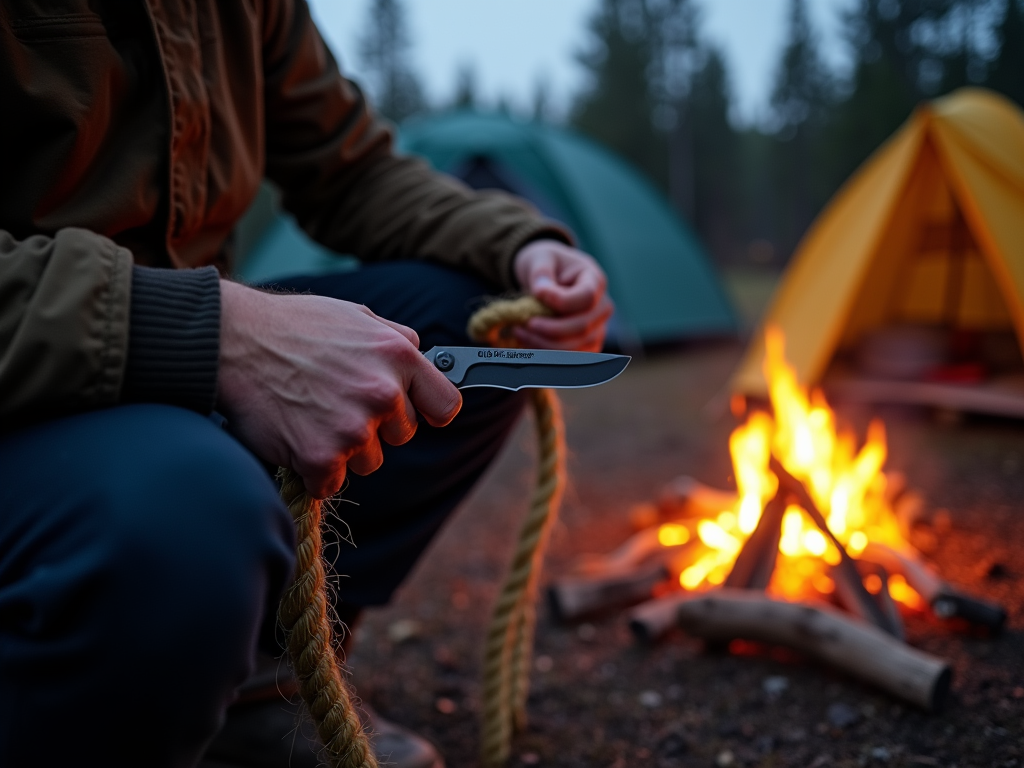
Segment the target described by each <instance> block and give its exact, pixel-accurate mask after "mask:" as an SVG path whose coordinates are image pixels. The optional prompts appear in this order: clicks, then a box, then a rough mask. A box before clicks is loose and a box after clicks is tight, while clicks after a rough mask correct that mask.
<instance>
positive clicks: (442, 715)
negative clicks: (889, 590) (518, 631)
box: [350, 344, 1024, 768]
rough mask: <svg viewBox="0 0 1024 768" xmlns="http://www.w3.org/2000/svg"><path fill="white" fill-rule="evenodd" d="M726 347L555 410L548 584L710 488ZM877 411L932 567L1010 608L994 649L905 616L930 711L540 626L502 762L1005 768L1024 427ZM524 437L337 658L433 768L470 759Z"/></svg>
mask: <svg viewBox="0 0 1024 768" xmlns="http://www.w3.org/2000/svg"><path fill="white" fill-rule="evenodd" d="M741 351H742V350H741V347H740V346H739V345H738V344H719V345H708V346H697V347H691V348H689V349H684V350H681V351H677V352H674V353H672V354H662V355H660V356H656V357H653V358H648V359H646V360H637V361H634V364H633V365H631V367H630V368H629V369H628V370H627V371H626V372H625V373H624V374H623V375H622V376H621V377H620V378H619V379H617V380H616V381H614V382H612V383H610V384H608V385H606V386H604V387H598V388H595V389H590V390H580V391H571V392H567V393H565V394H564V397H563V401H564V404H565V411H566V416H567V434H568V443H569V448H570V455H571V458H570V481H569V482H570V487H569V490H568V493H567V495H566V500H565V504H564V507H563V511H562V515H561V519H560V521H559V523H558V527H557V529H556V531H555V534H554V536H553V540H552V543H551V547H550V550H549V553H548V557H547V562H546V565H545V578H546V579H547V578H550V577H551V576H553V575H557V574H558V573H560V572H564V571H565V569H566V568H567V567H568V565H569V563H570V562H571V561H572V559H573V558H574V557H575V556H577V555H579V554H580V553H584V552H604V551H608V550H609V549H611V548H612V547H614V546H615V545H617V544H618V543H620V542H621V541H622V540H623V539H625V538H626V536H628V535H629V533H630V532H631V529H630V525H629V521H628V516H627V510H628V508H629V507H630V505H631V504H633V503H635V502H637V501H643V500H647V499H650V498H652V497H653V495H654V494H655V493H656V491H657V489H658V488H659V487H660V486H661V485H662V484H663V483H664V482H666V481H667V480H669V479H671V478H673V477H675V476H677V475H679V474H690V475H693V476H695V477H697V478H699V479H701V480H703V481H705V482H707V483H710V484H712V485H716V486H720V487H728V486H729V484H730V478H729V462H728V456H727V449H726V439H727V436H728V433H729V431H730V429H731V428H732V427H733V425H734V422H733V419H732V417H731V416H730V415H729V414H728V413H727V410H726V409H725V408H724V407H723V405H724V404H723V403H722V402H721V401H720V399H719V398H718V394H719V393H720V392H721V390H722V387H723V384H724V383H725V381H726V380H727V378H728V376H729V374H730V372H731V371H732V369H733V367H734V366H735V364H736V363H737V361H738V359H739V355H740V354H741ZM841 413H843V414H844V415H845V416H846V417H847V418H849V419H850V420H851V421H852V422H854V423H859V424H863V423H864V421H865V417H866V413H865V412H863V411H858V412H852V411H844V412H841ZM881 415H882V416H883V417H884V418H885V419H886V422H887V425H888V427H889V438H890V447H891V455H890V459H889V463H888V466H889V467H892V468H899V469H902V470H903V471H904V472H906V474H907V475H908V477H909V480H910V483H911V485H912V486H914V487H916V488H918V489H921V490H923V491H924V492H925V493H926V495H927V497H928V499H929V502H930V504H931V505H932V506H933V507H944V508H947V509H948V510H949V511H950V515H951V518H952V523H953V525H952V530H951V531H950V532H949V533H948V534H946V535H944V536H942V537H939V539H938V541H937V546H936V548H935V551H934V552H933V553H932V558H933V559H934V562H935V563H937V565H938V566H939V568H940V569H941V571H942V573H943V574H944V575H945V576H946V577H947V578H948V579H950V580H952V581H953V582H955V583H958V584H960V585H962V586H964V587H966V588H968V589H969V590H970V591H972V592H974V593H976V594H978V595H980V596H984V597H987V598H989V599H992V600H997V601H1000V602H1001V603H1002V604H1003V605H1004V606H1005V607H1006V608H1007V609H1008V611H1009V614H1010V620H1009V627H1008V630H1007V631H1006V632H1005V633H1003V634H1002V635H1001V636H999V637H996V638H988V637H981V636H969V635H965V634H962V633H958V632H956V631H953V630H951V629H950V628H949V627H946V626H943V625H942V624H940V623H938V622H937V621H936V620H930V619H926V618H922V617H918V618H914V617H911V618H909V619H908V622H907V623H908V626H907V629H908V636H909V640H910V642H911V643H913V644H914V645H916V646H918V647H920V648H923V649H925V650H927V651H929V652H931V653H934V654H937V655H939V656H942V657H944V658H946V659H948V660H949V661H950V663H951V664H952V666H953V669H954V682H953V691H952V694H951V696H950V698H949V700H948V703H947V706H946V707H945V709H944V711H943V712H941V713H940V714H934V715H933V714H926V713H924V712H921V711H918V710H915V709H914V708H913V707H910V706H907V705H904V704H901V703H900V702H898V701H897V700H895V699H893V698H891V697H889V696H887V695H885V694H882V693H879V692H878V691H876V690H873V689H871V688H869V687H866V686H864V685H862V684H859V683H858V682H856V681H853V680H851V679H849V678H846V677H843V676H842V675H840V674H838V673H836V672H834V671H832V670H830V669H828V668H825V667H823V666H821V665H819V664H816V663H814V662H811V661H809V660H807V659H802V658H800V657H799V656H797V655H796V654H794V653H791V652H783V651H780V650H771V649H769V650H766V651H764V652H761V653H756V654H754V655H744V656H736V655H730V654H728V653H708V652H705V651H704V649H703V648H702V646H701V644H700V643H699V642H697V641H695V640H692V639H688V638H687V637H685V636H684V635H683V634H682V633H675V634H673V635H671V636H670V637H669V638H667V639H666V640H664V641H663V642H661V643H659V644H657V645H656V646H654V647H643V646H638V645H637V644H636V643H635V642H634V640H633V638H632V636H631V635H630V633H629V631H628V628H627V627H626V625H625V621H624V620H623V618H622V617H621V616H615V615H612V616H608V617H606V618H604V619H601V620H598V621H594V622H593V623H588V624H583V625H577V626H561V625H558V624H556V623H555V622H554V621H553V619H552V618H551V617H550V615H547V614H546V612H544V611H542V615H541V620H540V622H539V626H538V632H537V645H536V654H537V658H536V665H535V666H536V669H535V670H534V673H533V687H532V691H531V695H530V700H529V713H530V724H529V728H528V730H527V731H526V732H525V733H523V734H521V735H520V736H518V737H517V738H516V740H515V744H514V749H513V757H512V759H511V761H510V765H512V766H518V765H542V766H543V765H547V766H600V767H602V768H626V767H627V766H630V767H631V766H660V767H663V768H670V767H675V766H727V765H737V766H740V765H742V766H754V765H757V766H855V765H856V766H865V765H889V766H960V767H965V766H978V767H979V768H983V767H984V768H988V767H989V766H1006V767H1007V768H1009V766H1022V765H1024V559H1022V556H1021V553H1022V552H1024V514H1022V513H1024V509H1022V507H1024V501H1022V500H1024V423H1020V422H1016V423H1012V422H998V421H993V420H979V419H966V420H964V419H961V420H956V419H951V418H949V417H948V415H947V416H946V417H944V418H937V417H936V416H935V415H934V414H928V413H919V412H913V411H908V410H901V411H896V410H885V411H882V412H881ZM532 435H533V433H532V424H531V423H529V422H528V421H526V422H524V423H523V424H522V425H521V426H520V429H519V431H518V432H517V434H516V435H515V437H514V439H513V440H512V441H511V443H510V445H509V448H508V449H507V450H506V451H505V453H504V454H503V455H502V456H501V458H500V460H499V461H498V462H497V464H496V466H494V467H493V470H492V471H491V472H490V473H489V475H488V476H487V477H486V479H485V481H484V482H483V483H482V484H481V485H480V487H478V489H477V490H476V492H475V493H474V494H473V496H472V498H471V499H470V500H469V501H468V503H466V504H465V505H464V506H463V508H462V509H461V510H460V511H459V512H458V513H457V515H456V517H455V519H454V520H453V521H452V522H451V524H450V525H449V526H448V527H447V528H446V530H445V531H444V532H443V533H442V535H441V536H440V537H439V538H438V540H437V541H436V542H435V544H434V546H433V547H432V549H431V550H430V551H429V552H428V554H427V556H426V557H425V559H424V560H423V561H422V562H421V564H420V565H419V566H418V568H417V570H416V571H415V573H414V575H413V577H412V578H411V579H410V580H409V581H408V582H407V584H406V585H405V586H404V587H403V588H402V590H401V592H400V594H399V595H398V597H397V599H396V600H395V602H394V603H393V604H392V605H391V606H389V607H388V608H386V609H382V610H377V611H372V612H370V613H369V615H368V617H367V619H366V620H365V621H364V622H363V624H362V626H361V628H360V629H359V632H358V633H357V637H356V645H355V649H354V652H353V654H352V656H351V657H350V661H351V662H352V667H353V669H354V675H355V681H356V683H357V686H358V689H359V692H360V694H361V696H362V697H363V698H365V699H366V700H367V701H369V702H370V703H372V704H373V705H374V706H375V707H377V708H378V709H379V710H380V711H381V712H382V713H385V714H387V715H389V716H390V717H392V718H394V719H396V720H398V721H400V722H403V723H406V724H408V725H410V726H413V727H415V728H417V729H419V730H420V731H421V732H423V733H424V734H425V735H427V736H429V737H430V738H431V739H433V740H434V741H435V742H436V743H437V744H438V745H439V746H440V747H441V748H442V750H443V752H444V754H445V755H446V757H447V760H448V765H449V766H451V768H462V767H464V766H476V765H479V761H478V757H477V750H478V732H477V728H478V725H477V723H478V713H479V709H480V684H479V671H480V656H481V649H482V641H483V634H484V628H485V625H486V623H487V620H488V617H489V614H490V611H491V605H492V602H493V600H494V597H495V594H496V591H497V588H498V585H499V582H500V580H501V578H502V575H503V573H504V569H505V567H506V563H507V561H508V559H509V556H510V552H511V548H512V544H513V541H514V539H515V532H516V530H517V526H518V524H519V521H520V520H521V519H522V518H523V515H524V513H525V510H526V503H527V498H528V490H529V488H530V483H531V479H532V456H533V446H532V442H531V441H532Z"/></svg>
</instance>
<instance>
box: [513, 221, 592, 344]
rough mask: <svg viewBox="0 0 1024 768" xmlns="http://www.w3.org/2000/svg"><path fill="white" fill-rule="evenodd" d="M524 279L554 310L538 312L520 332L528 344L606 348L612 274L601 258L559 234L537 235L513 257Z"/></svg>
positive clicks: (526, 285)
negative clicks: (545, 313) (554, 237)
mask: <svg viewBox="0 0 1024 768" xmlns="http://www.w3.org/2000/svg"><path fill="white" fill-rule="evenodd" d="M513 268H514V270H515V274H516V278H517V279H518V280H519V284H520V285H521V286H522V287H523V288H525V289H527V290H528V291H529V292H530V293H531V294H533V295H534V296H536V297H537V298H538V299H540V301H541V302H542V303H543V304H544V305H545V306H547V307H548V308H550V309H551V310H552V311H553V312H554V316H553V317H535V318H533V319H532V320H530V321H529V322H528V323H527V324H526V325H525V326H524V327H522V328H516V329H515V335H516V338H517V339H519V342H520V343H521V344H523V345H524V346H526V347H535V348H539V349H574V350H579V351H581V352H600V351H601V346H602V345H603V344H604V334H605V330H606V326H607V323H608V318H609V317H610V316H611V314H612V302H611V299H609V298H608V296H607V295H606V294H605V287H606V286H607V284H608V279H607V278H606V277H605V275H604V271H603V270H602V269H601V267H599V266H598V264H597V262H596V261H594V259H593V258H592V257H590V256H588V255H587V254H585V253H583V252H582V251H578V250H576V249H575V248H570V247H569V246H568V245H565V244H564V243H560V242H558V241H557V240H535V241H534V242H532V243H529V244H528V245H526V246H525V247H523V248H522V249H521V250H520V251H519V253H517V254H516V257H515V261H514V262H513Z"/></svg>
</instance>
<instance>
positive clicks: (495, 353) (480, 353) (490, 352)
mask: <svg viewBox="0 0 1024 768" xmlns="http://www.w3.org/2000/svg"><path fill="white" fill-rule="evenodd" d="M534 354H536V353H534V352H521V351H519V350H517V349H480V350H477V353H476V356H477V357H488V358H499V359H502V360H529V359H530V358H531V357H533V356H534Z"/></svg>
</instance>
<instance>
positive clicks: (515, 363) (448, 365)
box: [423, 347, 630, 391]
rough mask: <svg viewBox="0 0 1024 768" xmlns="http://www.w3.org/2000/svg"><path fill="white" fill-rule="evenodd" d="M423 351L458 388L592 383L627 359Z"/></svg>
mask: <svg viewBox="0 0 1024 768" xmlns="http://www.w3.org/2000/svg"><path fill="white" fill-rule="evenodd" d="M423 354H424V355H425V356H426V358H427V360H429V361H430V362H431V363H433V364H434V367H435V368H437V370H439V371H441V373H443V374H444V375H445V376H446V377H447V378H448V380H449V381H450V382H452V384H454V385H455V386H456V387H458V388H459V389H469V388H470V387H497V388H499V389H510V390H512V391H516V390H519V389H527V388H538V387H550V388H552V389H577V388H580V387H593V386H596V385H598V384H604V383H605V382H606V381H611V380H612V379H614V378H615V377H616V376H618V375H619V374H620V373H622V371H623V370H625V368H626V365H628V364H629V361H630V358H629V356H627V355H606V354H601V353H597V352H562V351H559V350H551V349H495V348H493V347H434V348H433V349H430V350H428V351H427V352H424V353H423Z"/></svg>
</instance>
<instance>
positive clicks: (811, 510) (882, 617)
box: [769, 456, 903, 637]
mask: <svg viewBox="0 0 1024 768" xmlns="http://www.w3.org/2000/svg"><path fill="white" fill-rule="evenodd" d="M769 466H770V467H771V470H772V472H774V473H775V476H776V477H778V478H779V490H780V493H781V491H782V490H783V489H784V490H785V491H787V492H789V493H790V494H792V495H793V496H794V497H795V498H796V501H797V503H798V504H799V505H800V506H801V507H802V508H803V509H804V511H805V512H807V514H808V515H810V517H811V519H812V520H813V521H814V524H815V525H817V526H818V528H820V529H821V532H822V533H824V534H825V536H827V537H828V538H829V539H830V540H831V541H832V544H833V545H834V546H835V548H836V549H837V550H838V551H839V564H838V565H836V566H835V571H836V573H837V574H840V578H841V580H842V581H843V583H844V584H845V585H846V587H847V589H848V600H849V601H850V602H851V604H853V605H855V606H856V613H857V615H859V616H863V617H864V618H865V619H867V620H868V621H870V622H871V623H872V624H874V625H875V626H876V627H878V628H879V629H881V630H883V631H885V632H888V633H889V634H890V635H892V636H893V637H901V636H902V633H903V630H902V627H900V626H898V625H895V624H893V622H892V620H891V619H890V617H889V616H887V615H886V613H885V612H884V611H883V610H882V609H881V608H880V607H879V605H878V603H876V602H875V600H874V599H873V598H872V596H871V593H870V592H868V591H867V590H866V589H865V588H864V583H863V582H862V581H861V578H860V573H859V572H858V570H857V565H856V564H855V563H854V561H853V558H852V557H850V556H849V555H848V554H847V552H846V547H844V546H843V544H842V542H840V541H839V539H837V538H836V536H835V534H834V533H832V529H831V528H829V527H828V522H827V521H826V520H825V517H824V515H822V514H821V510H819V509H818V505H817V504H815V503H814V499H812V498H811V494H809V493H808V492H807V489H806V488H804V485H803V483H801V482H800V481H799V480H797V479H796V478H795V477H793V476H792V475H791V474H790V473H789V472H788V471H787V470H786V468H785V467H784V466H782V462H780V461H779V460H778V459H776V458H775V457H774V456H773V457H772V458H771V461H770V463H769Z"/></svg>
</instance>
